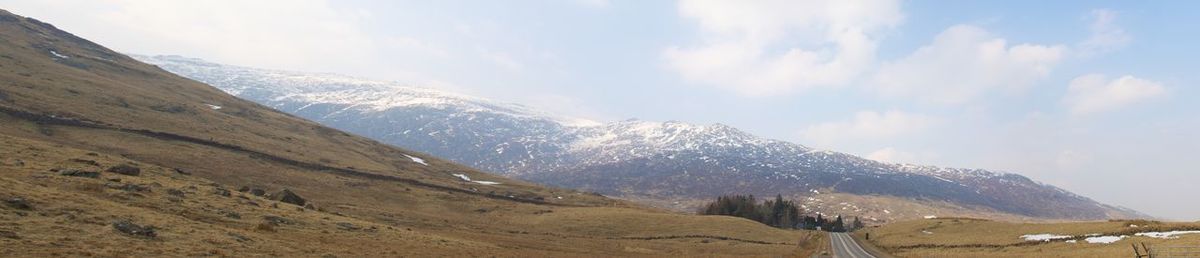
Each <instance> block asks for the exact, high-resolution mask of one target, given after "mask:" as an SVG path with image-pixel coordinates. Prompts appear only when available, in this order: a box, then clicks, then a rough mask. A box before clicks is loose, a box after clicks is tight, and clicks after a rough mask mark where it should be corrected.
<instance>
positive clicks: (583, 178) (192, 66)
mask: <svg viewBox="0 0 1200 258" xmlns="http://www.w3.org/2000/svg"><path fill="white" fill-rule="evenodd" d="M136 57H137V58H139V59H140V60H143V61H146V62H148V63H152V64H156V65H159V66H161V67H163V68H164V69H167V70H169V71H172V72H175V73H178V74H180V75H183V76H187V77H189V78H193V79H196V80H198V81H202V82H206V83H209V84H212V85H214V86H216V87H218V88H220V89H222V90H224V91H226V92H229V93H231V94H234V95H237V96H240V97H243V98H246V99H248V100H252V101H256V102H258V103H260V104H263V105H267V106H271V107H274V108H276V109H279V110H282V111H285V112H288V113H291V114H294V115H297V116H300V117H305V118H309V119H313V120H314V121H318V122H321V123H323V124H327V125H329V126H332V127H335V128H339V129H343V130H347V131H350V132H354V133H358V134H361V135H364V136H367V137H371V138H373V139H377V140H380V141H382V142H386V143H390V144H394V145H397V146H404V147H407V148H412V149H415V150H420V151H424V152H428V153H431V154H434V155H436V156H440V157H445V158H447V159H450V160H453V161H456V162H461V163H463V164H467V165H470V166H472V167H475V168H479V169H482V170H485V171H495V172H497V173H501V174H504V175H508V176H514V177H518V178H522V179H526V180H530V181H532V182H538V183H545V184H550V185H555V186H560V187H566V188H574V189H582V190H587V191H596V192H599V193H603V194H606V195H611V196H618V197H621V198H625V199H630V200H637V201H641V202H646V203H653V204H655V205H657V206H660V207H667V208H672V209H677V210H691V209H694V208H695V207H697V206H698V204H699V203H700V202H703V201H707V200H709V199H711V198H712V197H714V196H718V195H725V194H755V195H760V196H771V195H775V194H784V195H786V196H788V197H791V198H794V199H800V200H805V202H806V203H805V205H806V208H809V209H810V210H814V211H818V212H824V213H830V214H834V213H849V214H862V215H866V216H869V219H870V220H871V221H890V220H897V219H905V218H920V217H923V216H927V215H970V216H987V217H991V218H1008V219H1014V220H1031V219H1070V220H1076V219H1084V220H1094V219H1109V218H1131V217H1144V216H1145V215H1143V214H1140V213H1137V212H1136V211H1132V210H1129V209H1125V208H1121V207H1115V206H1110V205H1105V204H1102V203H1099V202H1096V201H1094V200H1091V199H1089V198H1087V197H1083V196H1079V195H1076V194H1074V193H1071V192H1069V191H1066V190H1063V189H1060V188H1058V187H1054V186H1052V185H1047V184H1043V183H1040V182H1036V181H1033V180H1030V179H1029V178H1026V177H1024V176H1021V175H1018V174H1012V173H1004V172H996V171H989V170H984V169H960V168H943V167H936V166H922V165H911V164H891V163H882V162H877V161H872V160H868V159H863V158H860V157H857V156H854V155H849V154H844V153H838V152H833V151H826V150H818V149H813V148H809V147H806V146H803V145H800V144H795V143H791V142H786V141H779V140H772V139H766V138H762V137H758V136H755V135H752V134H749V133H746V132H743V131H741V130H738V129H737V128H734V127H731V126H727V125H722V124H713V125H694V124H688V123H684V122H677V121H668V122H652V121H641V120H626V121H617V122H611V123H599V122H594V121H588V120H585V119H577V118H569V117H563V116H557V115H553V114H550V113H548V112H542V111H538V110H535V109H532V108H529V107H525V106H521V105H516V104H508V103H500V102H495V101H490V100H486V99H482V98H478V97H471V96H465V95H460V94H453V93H447V92H442V91H437V90H433V89H425V88H418V87H411V86H408V85H403V84H399V83H391V82H381V81H372V80H365V79H359V78H353V77H346V76H339V75H332V74H315V73H301V72H288V71H275V70H265V69H256V68H248V67H238V66H230V65H221V64H216V63H211V62H206V61H203V60H199V59H192V58H185V57H179V56H136ZM829 194H838V195H835V196H827V195H829ZM829 200H837V201H833V202H831V201H829Z"/></svg>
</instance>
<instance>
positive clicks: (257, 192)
mask: <svg viewBox="0 0 1200 258" xmlns="http://www.w3.org/2000/svg"><path fill="white" fill-rule="evenodd" d="M250 194H253V195H254V196H263V195H267V191H266V190H263V189H258V188H253V189H250Z"/></svg>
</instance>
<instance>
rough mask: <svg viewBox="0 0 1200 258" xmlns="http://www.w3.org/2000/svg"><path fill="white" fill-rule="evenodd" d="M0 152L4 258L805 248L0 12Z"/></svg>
mask: <svg viewBox="0 0 1200 258" xmlns="http://www.w3.org/2000/svg"><path fill="white" fill-rule="evenodd" d="M0 142H2V143H3V145H2V146H4V147H3V148H0V171H2V173H0V198H2V199H3V200H4V205H0V218H2V219H0V220H3V222H0V256H5V257H28V256H97V255H99V256H187V255H222V256H259V255H262V256H288V257H295V256H353V257H362V256H486V255H492V256H576V255H578V256H618V255H619V256H631V255H646V256H664V255H688V254H697V253H705V254H713V255H764V256H766V255H771V256H776V255H789V254H802V253H803V252H805V250H809V249H812V248H811V245H813V244H814V243H816V242H817V238H818V237H819V235H815V234H810V233H808V232H803V231H788V230H779V229H773V228H769V227H766V226H763V225H760V224H757V223H754V222H751V221H747V220H743V219H737V218H730V217H718V216H690V215H679V214H673V213H665V212H661V211H657V210H653V209H647V208H642V207H639V206H637V205H632V204H629V203H627V202H624V201H619V200H613V199H608V198H605V197H602V196H598V195H594V194H589V193H582V192H577V191H572V190H566V189H559V188H552V187H543V186H539V185H536V184H531V183H527V182H523V181H519V180H513V179H508V178H504V177H500V176H495V175H491V174H487V173H483V172H480V171H477V170H475V169H472V168H470V167H466V166H462V165H458V164H456V163H453V162H450V161H446V160H442V159H439V158H436V157H434V156H430V155H427V154H423V153H420V152H416V151H410V150H405V149H400V148H396V147H392V146H390V145H386V144H382V143H379V142H376V141H374V140H371V139H367V138H363V137H359V136H356V135H353V134H349V133H345V132H342V131H339V130H336V129H332V128H328V127H325V126H322V125H320V124H317V123H314V122H311V121H307V120H304V119H302V118H300V117H297V116H293V115H289V114H286V113H282V112H278V111H275V110H273V109H271V108H268V107H265V106H262V105H259V104H256V103H253V102H249V101H245V100H242V99H239V98H237V97H234V96H231V95H229V94H226V93H224V92H222V91H221V90H219V89H217V88H214V87H211V86H209V85H205V84H203V83H200V82H196V81H193V80H189V79H186V78H183V77H180V76H177V75H175V74H172V73H169V72H167V71H164V70H162V69H159V68H157V67H155V66H152V65H147V64H144V63H141V62H139V61H137V60H134V59H132V58H130V57H128V56H125V55H122V54H119V53H116V52H114V51H112V50H110V49H107V48H105V47H103V46H100V45H97V44H95V43H93V42H90V41H88V40H85V39H83V38H80V37H76V36H74V35H72V34H70V33H67V32H65V31H62V30H59V29H57V28H55V27H54V26H52V25H49V24H47V23H44V22H41V21H37V20H35V19H32V18H26V17H21V16H17V15H14V14H11V13H8V12H6V11H0ZM239 190H245V191H239ZM299 204H303V205H299ZM798 243H799V244H801V245H797V244H798Z"/></svg>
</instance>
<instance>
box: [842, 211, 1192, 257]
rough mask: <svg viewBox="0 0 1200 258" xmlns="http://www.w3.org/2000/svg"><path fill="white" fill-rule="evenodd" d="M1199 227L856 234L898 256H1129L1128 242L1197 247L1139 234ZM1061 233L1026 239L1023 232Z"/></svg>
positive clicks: (1125, 224)
mask: <svg viewBox="0 0 1200 258" xmlns="http://www.w3.org/2000/svg"><path fill="white" fill-rule="evenodd" d="M1175 230H1200V223H1182V222H1156V221H1144V220H1121V221H1104V222H1058V223H1014V222H999V221H990V220H981V219H969V218H939V219H926V220H912V221H903V222H896V223H891V224H887V225H883V226H880V227H872V228H868V229H865V230H862V231H860V232H857V233H856V234H858V235H859V236H864V235H865V234H870V238H871V240H870V241H871V243H873V244H874V245H876V246H878V247H880V248H882V249H885V250H887V251H888V252H889V253H892V254H894V255H896V256H899V257H1131V256H1132V255H1133V249H1132V247H1130V244H1138V245H1141V244H1143V243H1144V244H1146V245H1147V246H1149V247H1151V248H1152V249H1153V248H1154V247H1156V246H1169V245H1192V246H1200V234H1184V235H1177V236H1176V237H1178V238H1173V239H1162V238H1152V237H1147V236H1137V235H1136V233H1139V232H1164V231H1175ZM1037 234H1051V235H1056V236H1063V238H1062V239H1055V240H1051V241H1026V240H1025V239H1024V238H1022V236H1023V235H1037ZM1098 236H1117V237H1118V238H1120V236H1126V237H1124V238H1121V239H1120V240H1117V241H1116V242H1113V243H1089V242H1088V238H1089V237H1098Z"/></svg>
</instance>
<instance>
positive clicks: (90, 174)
mask: <svg viewBox="0 0 1200 258" xmlns="http://www.w3.org/2000/svg"><path fill="white" fill-rule="evenodd" d="M58 174H59V175H64V176H75V177H86V178H99V177H100V172H96V171H86V170H78V169H61V170H58Z"/></svg>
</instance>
